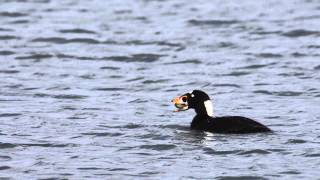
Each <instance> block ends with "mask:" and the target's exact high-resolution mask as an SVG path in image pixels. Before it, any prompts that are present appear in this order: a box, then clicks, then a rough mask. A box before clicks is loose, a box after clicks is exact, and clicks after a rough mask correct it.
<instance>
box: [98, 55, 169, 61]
mask: <svg viewBox="0 0 320 180" xmlns="http://www.w3.org/2000/svg"><path fill="white" fill-rule="evenodd" d="M162 56H164V55H159V54H134V55H132V56H110V57H106V58H104V59H106V60H113V61H118V62H154V61H157V60H159V58H160V57H162Z"/></svg>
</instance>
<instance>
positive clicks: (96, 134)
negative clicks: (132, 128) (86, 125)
mask: <svg viewBox="0 0 320 180" xmlns="http://www.w3.org/2000/svg"><path fill="white" fill-rule="evenodd" d="M81 135H89V136H95V137H102V136H107V137H117V136H122V135H123V134H122V133H110V132H97V133H96V132H90V133H81Z"/></svg>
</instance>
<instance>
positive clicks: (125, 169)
mask: <svg viewBox="0 0 320 180" xmlns="http://www.w3.org/2000/svg"><path fill="white" fill-rule="evenodd" d="M128 170H129V169H127V168H112V169H109V171H128Z"/></svg>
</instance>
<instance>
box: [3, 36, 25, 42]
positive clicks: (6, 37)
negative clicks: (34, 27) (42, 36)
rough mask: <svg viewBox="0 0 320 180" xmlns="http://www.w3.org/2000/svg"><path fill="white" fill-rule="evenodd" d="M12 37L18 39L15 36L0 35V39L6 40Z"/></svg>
mask: <svg viewBox="0 0 320 180" xmlns="http://www.w3.org/2000/svg"><path fill="white" fill-rule="evenodd" d="M13 39H20V37H17V36H10V35H4V36H0V41H1V40H3V41H7V40H13Z"/></svg>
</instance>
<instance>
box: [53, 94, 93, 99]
mask: <svg viewBox="0 0 320 180" xmlns="http://www.w3.org/2000/svg"><path fill="white" fill-rule="evenodd" d="M52 97H53V98H55V99H85V98H87V97H88V96H84V95H76V94H60V95H53V96H52Z"/></svg>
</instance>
